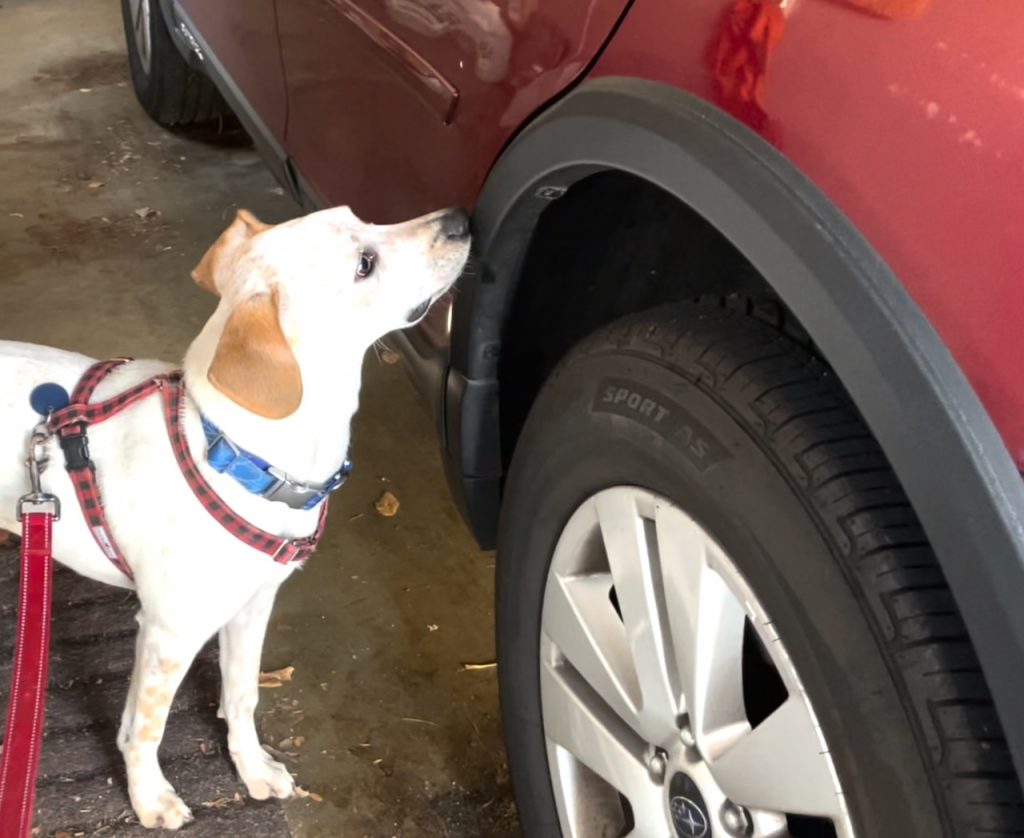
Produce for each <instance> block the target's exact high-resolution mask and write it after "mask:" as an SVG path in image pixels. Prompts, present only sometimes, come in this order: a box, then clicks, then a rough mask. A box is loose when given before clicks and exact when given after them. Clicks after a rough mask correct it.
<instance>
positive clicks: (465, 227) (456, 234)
mask: <svg viewBox="0 0 1024 838" xmlns="http://www.w3.org/2000/svg"><path fill="white" fill-rule="evenodd" d="M441 232H442V233H444V236H445V238H448V239H465V238H468V237H469V216H468V215H467V214H466V211H465V210H461V209H456V210H452V211H451V212H448V213H446V214H445V215H444V217H443V218H442V219H441Z"/></svg>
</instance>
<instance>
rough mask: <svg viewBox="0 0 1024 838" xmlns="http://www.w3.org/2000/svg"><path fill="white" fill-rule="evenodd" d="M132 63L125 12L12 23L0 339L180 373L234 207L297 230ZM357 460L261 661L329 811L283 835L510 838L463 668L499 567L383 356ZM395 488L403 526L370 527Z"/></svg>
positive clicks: (487, 637)
mask: <svg viewBox="0 0 1024 838" xmlns="http://www.w3.org/2000/svg"><path fill="white" fill-rule="evenodd" d="M123 50H124V47H123V35H122V32H121V23H120V13H119V4H118V3H117V2H116V0H3V2H2V4H0V101H2V102H3V108H2V109H0V177H2V179H0V183H2V186H0V337H3V338H6V339H13V340H24V341H32V342H37V343H47V344H53V345H56V346H60V347H65V348H68V349H73V350H78V351H81V352H86V353H89V354H91V355H93V356H97V357H107V356H113V355H118V354H130V355H133V356H136V357H160V358H165V359H175V358H180V357H182V354H183V353H184V350H185V348H186V346H187V345H188V342H189V340H190V339H191V338H192V337H193V336H194V335H195V334H196V333H197V332H198V331H199V328H200V326H201V325H202V323H203V321H204V320H205V318H206V317H207V316H208V315H209V314H210V312H211V311H212V308H213V300H212V299H211V298H210V297H209V296H207V295H206V294H204V292H202V291H201V290H199V289H198V288H197V287H195V286H194V285H193V283H192V282H191V281H190V279H189V270H190V269H191V268H192V267H193V266H194V265H195V263H196V262H197V260H198V259H199V257H200V255H201V254H202V252H203V250H204V249H205V247H206V246H207V245H208V244H209V243H210V242H211V241H212V240H213V239H214V238H215V237H216V235H217V233H218V232H219V231H220V229H222V228H223V227H224V226H225V224H226V222H227V221H228V220H229V219H230V218H231V217H232V215H233V211H234V208H235V207H236V206H245V207H247V208H249V209H250V210H252V211H254V212H255V213H256V214H257V215H258V216H259V217H261V218H263V219H264V220H266V221H280V220H283V219H285V218H287V217H289V216H290V215H292V214H294V213H295V212H296V209H295V207H294V206H293V205H292V204H291V202H290V201H289V199H288V198H286V197H284V195H283V194H282V191H281V190H280V189H279V188H278V187H277V185H276V183H274V182H273V180H272V179H271V177H270V176H269V175H268V174H267V172H266V171H265V169H264V167H263V165H262V163H261V162H260V160H259V158H258V157H257V156H256V154H255V153H254V152H253V151H252V150H251V149H250V148H249V147H248V146H247V145H246V144H244V142H242V141H240V138H239V137H238V136H237V135H233V134H229V135H227V136H221V137H216V136H207V137H205V139H203V138H196V137H186V136H182V135H175V134H171V133H168V132H165V131H163V130H161V129H160V128H158V127H157V126H156V125H154V124H152V123H151V122H150V121H149V120H148V119H147V118H146V117H145V115H144V114H143V113H142V111H141V110H140V108H139V107H138V106H137V104H136V103H135V100H134V98H133V95H132V92H131V88H130V86H129V84H128V82H127V71H126V61H125V58H124V53H123ZM144 207H148V208H150V210H153V211H155V214H149V215H147V213H145V212H142V208H144ZM140 216H145V217H140ZM353 459H354V461H355V463H356V470H355V474H354V475H353V478H352V479H351V481H350V482H349V483H348V485H347V486H346V487H345V489H344V490H343V491H342V492H341V493H340V495H339V496H337V498H336V500H335V501H334V503H333V504H332V509H331V516H330V520H329V524H328V529H327V533H326V537H325V538H324V541H323V542H322V546H321V548H320V550H319V552H318V553H317V554H316V556H315V557H314V559H313V560H312V561H311V562H310V563H309V565H308V567H307V568H306V569H305V570H304V571H303V572H302V573H300V574H297V575H296V576H295V577H294V578H293V579H292V580H290V581H289V583H288V584H286V585H285V587H284V589H283V590H282V592H281V595H280V598H279V600H278V605H277V608H276V610H275V613H274V617H273V619H272V622H271V629H270V633H269V637H268V640H267V644H266V647H265V652H264V668H265V669H276V668H278V667H283V666H288V665H290V666H294V667H295V675H294V680H293V681H292V682H291V683H290V684H288V685H286V686H285V687H283V688H281V689H277V690H266V691H264V694H263V700H262V702H261V714H262V716H261V726H262V731H263V734H264V740H265V741H267V742H269V743H272V744H273V745H275V746H277V747H279V748H280V749H281V750H284V751H290V752H291V753H294V754H296V755H295V756H294V757H291V759H292V760H293V762H292V767H293V770H294V771H295V773H296V774H297V776H298V779H299V782H300V784H301V785H302V786H303V787H305V788H307V789H309V790H311V791H314V792H316V793H317V794H319V795H320V796H322V798H323V799H322V802H317V801H315V800H312V799H305V800H295V801H290V802H288V803H286V804H284V816H285V819H286V820H287V824H288V829H289V830H290V833H291V834H292V835H295V836H303V838H305V837H306V836H309V838H312V836H343V835H344V836H349V835H352V836H359V835H373V836H377V835H381V836H387V835H465V836H470V835H472V836H479V835H488V836H501V835H510V834H514V832H515V831H516V826H515V816H514V812H513V808H512V803H511V799H510V791H509V786H508V781H507V772H506V768H505V765H504V753H503V749H502V744H501V740H500V733H499V719H498V710H497V698H496V684H495V676H494V671H493V670H482V671H466V670H464V669H463V668H462V664H463V663H467V662H485V661H490V660H492V659H493V655H494V649H493V633H492V616H493V615H492V607H491V603H492V582H493V558H492V557H490V556H488V555H485V554H482V553H480V552H479V551H478V550H477V549H476V547H475V545H474V544H473V542H472V541H471V539H470V537H469V536H468V535H467V532H466V530H465V529H464V527H463V525H462V523H461V521H460V519H459V518H458V515H457V513H456V511H455V509H454V508H453V507H452V505H451V503H450V501H449V498H448V493H447V490H446V486H445V483H444V479H443V476H442V473H441V469H440V466H439V457H438V453H437V444H436V440H435V438H434V435H433V423H432V419H431V417H430V416H429V415H428V413H427V411H426V409H425V407H424V405H423V404H422V403H421V402H420V400H419V398H418V396H417V395H416V393H415V391H414V390H413V388H412V385H411V384H410V382H409V380H408V378H407V376H406V374H405V372H404V370H403V369H402V367H401V365H400V364H399V365H395V366H390V365H387V364H384V363H381V362H380V361H379V360H378V359H377V358H376V357H375V356H374V355H373V354H372V353H371V355H370V356H369V357H368V359H367V363H366V366H365V385H364V396H363V407H362V409H361V411H360V413H359V416H358V418H357V420H356V423H355V435H354V450H353ZM385 488H386V489H390V490H391V491H392V492H394V493H395V495H396V496H397V497H398V499H399V501H400V503H401V507H400V510H399V512H398V514H397V516H395V517H394V518H383V517H380V516H379V515H378V514H377V513H376V512H375V511H374V506H373V504H374V501H375V500H376V498H377V497H378V495H379V494H380V492H381V491H382V489H385ZM56 620H58V621H59V620H60V613H59V608H58V610H57V613H56ZM97 654H98V655H101V654H102V650H98V651H97ZM125 686H126V685H125ZM296 736H301V737H305V741H304V743H303V744H302V746H301V747H296V746H295V745H294V742H295V739H294V737H296ZM288 739H291V740H292V742H291V743H289V742H287V741H285V740H288ZM169 773H171V772H169ZM171 779H172V781H173V775H172V776H171ZM113 782H114V783H123V773H121V772H118V773H115V774H114V780H113ZM229 782H230V780H229ZM236 784H237V781H236ZM238 789H239V790H240V791H242V792H243V793H244V789H243V788H242V787H241V785H238ZM69 793H72V789H71V788H69ZM188 802H190V803H193V804H196V803H197V801H195V800H191V801H188ZM83 805H84V804H83ZM275 805H276V804H275ZM195 808H196V814H197V822H196V824H195V825H194V826H193V827H190V828H189V832H191V833H193V834H202V832H203V830H202V823H203V818H204V810H203V809H202V808H200V807H198V806H196V807H195ZM43 814H44V815H45V813H43ZM224 814H225V813H221V815H222V816H223V815H224ZM42 820H43V821H45V817H43V818H42ZM221 822H222V823H223V820H221ZM63 826H70V824H68V825H62V824H49V825H45V826H44V830H43V834H53V833H54V832H55V831H56V830H58V829H60V828H62V827H63ZM117 833H118V830H117V829H114V831H113V833H110V832H109V831H108V833H107V834H117ZM76 834H82V833H81V832H79V833H76ZM209 834H214V833H209Z"/></svg>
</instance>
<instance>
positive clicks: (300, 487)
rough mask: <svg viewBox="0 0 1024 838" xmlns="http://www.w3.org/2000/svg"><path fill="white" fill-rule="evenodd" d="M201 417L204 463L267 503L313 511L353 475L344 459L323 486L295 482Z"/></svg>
mask: <svg viewBox="0 0 1024 838" xmlns="http://www.w3.org/2000/svg"><path fill="white" fill-rule="evenodd" d="M200 418H201V419H202V420H203V433H205V434H206V460H207V462H209V464H210V465H211V466H212V467H213V469H214V471H219V472H220V473H221V474H228V475H230V476H231V477H233V478H235V480H237V481H238V482H239V483H240V484H241V485H242V486H243V488H245V489H246V490H247V491H249V492H252V493H253V494H254V495H259V496H260V497H264V498H266V499H267V500H272V501H278V502H280V503H285V504H287V505H288V506H290V507H291V508H292V509H313V508H314V507H315V506H317V505H318V504H319V503H320V502H321V501H323V500H325V499H326V498H327V496H328V495H329V494H330V493H331V492H333V491H334V490H335V489H337V488H339V487H340V486H341V485H342V484H343V483H344V482H345V479H346V478H347V477H348V476H349V474H351V473H352V463H350V462H349V461H348V460H345V462H343V463H342V464H341V468H340V469H338V471H337V472H336V473H335V474H334V475H333V476H332V477H331V478H330V480H328V481H327V482H326V483H324V484H323V485H316V484H313V483H303V482H301V481H299V480H294V479H292V478H291V477H289V476H288V475H287V474H286V473H285V472H283V471H281V470H280V469H278V468H274V467H273V466H272V465H270V463H268V462H267V461H266V460H264V459H263V458H262V457H257V456H256V455H255V454H252V453H250V452H249V451H246V450H245V449H244V448H241V447H239V446H238V445H235V443H233V442H232V441H231V440H230V439H228V438H227V436H225V434H224V432H223V431H222V430H221V429H220V428H218V427H217V426H216V425H214V424H213V422H211V421H210V420H209V419H207V418H206V417H205V416H201V417H200Z"/></svg>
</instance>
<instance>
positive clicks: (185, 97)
mask: <svg viewBox="0 0 1024 838" xmlns="http://www.w3.org/2000/svg"><path fill="white" fill-rule="evenodd" d="M121 16H122V19H123V20H124V34H125V40H126V42H127V48H128V68H129V72H130V74H131V77H132V87H133V88H134V89H135V96H136V98H137V99H138V100H139V104H141V105H142V108H143V110H145V111H146V113H148V114H149V115H150V116H151V117H152V118H153V119H154V120H156V121H157V122H159V123H160V124H161V125H165V126H168V127H170V126H175V125H181V126H186V125H195V124H199V123H203V122H209V121H211V120H213V119H216V118H217V117H219V116H223V115H225V114H227V113H228V107H227V104H226V103H225V102H224V100H223V99H222V98H221V95H220V93H219V92H218V91H217V88H216V87H215V86H214V84H213V82H212V81H210V79H209V78H207V77H206V76H204V75H203V74H202V73H197V72H196V71H195V70H193V69H192V68H191V67H189V66H188V63H187V62H186V61H185V59H184V58H183V57H182V55H181V53H180V52H178V49H177V47H175V46H174V43H173V42H172V41H171V36H170V33H169V32H168V31H167V22H166V21H165V20H164V15H163V11H162V9H161V6H160V2H159V0H121Z"/></svg>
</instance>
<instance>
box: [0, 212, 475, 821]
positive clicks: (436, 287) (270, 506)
mask: <svg viewBox="0 0 1024 838" xmlns="http://www.w3.org/2000/svg"><path fill="white" fill-rule="evenodd" d="M469 243H470V239H469V229H468V221H467V219H466V216H465V214H464V213H461V212H459V211H444V212H440V213H434V214H431V215H428V216H424V217H422V218H418V219H415V220H413V221H409V222H407V223H404V224H397V225H393V226H380V227H378V226H373V225H367V224H363V223H362V222H360V221H359V220H358V219H357V218H356V217H355V216H354V215H353V214H352V213H351V212H350V211H349V210H348V209H347V208H338V209H330V210H324V211H322V212H317V213H314V214H311V215H308V216H305V217H303V218H299V219H296V220H294V221H290V222H287V223H285V224H280V225H277V226H270V225H266V224H263V223H261V222H259V221H258V220H256V219H255V218H254V217H253V216H252V215H251V214H249V213H247V212H246V211H244V210H240V211H239V212H238V216H237V218H236V219H235V221H234V222H233V223H232V224H231V226H230V227H228V229H227V230H226V231H225V232H224V233H223V234H222V235H221V236H220V238H219V239H218V240H217V241H216V242H215V243H214V244H213V246H212V247H211V248H210V249H209V251H207V253H206V255H205V256H204V257H203V259H202V261H201V262H200V263H199V265H198V267H197V268H196V270H195V271H194V272H193V274H192V275H193V278H194V279H195V281H196V282H197V283H199V285H201V286H202V287H204V288H206V289H208V290H209V291H212V292H213V293H215V294H217V295H219V296H220V303H219V305H218V306H217V309H216V311H215V312H214V313H213V316H212V317H211V318H210V319H209V321H208V322H207V323H206V325H205V326H204V328H203V330H202V332H201V333H200V334H199V336H198V337H197V338H196V339H195V341H194V342H193V343H192V345H191V347H190V348H189V350H188V352H187V354H186V356H185V362H184V366H183V370H184V383H185V388H186V390H185V392H186V394H187V396H186V399H185V402H186V403H185V407H184V413H183V417H184V418H183V427H184V431H185V438H186V440H187V444H188V448H189V450H190V452H191V455H192V458H193V459H194V460H195V462H196V463H197V464H198V466H199V470H200V472H201V474H202V477H203V478H205V480H206V481H207V483H208V484H209V485H210V487H212V488H213V489H214V490H215V491H216V493H217V494H219V495H220V497H221V498H222V499H223V500H224V501H225V502H226V503H227V505H228V506H229V507H230V508H231V510H232V511H233V512H234V513H235V514H237V515H238V516H239V517H241V518H243V519H244V520H245V521H247V522H248V523H250V524H251V525H253V526H255V527H258V528H260V529H262V530H264V531H267V532H269V533H271V534H274V535H279V536H284V537H287V538H302V537H307V536H309V535H310V534H311V533H313V532H314V530H315V529H316V527H317V523H318V519H319V515H320V508H319V507H317V508H314V509H301V508H293V507H292V506H288V505H285V503H282V502H277V501H274V500H269V499H267V498H266V497H262V496H260V495H258V494H253V493H252V492H251V491H250V490H249V489H247V488H245V487H244V486H243V485H242V484H241V483H239V482H238V480H236V478H235V477H233V476H231V475H230V474H227V473H220V472H218V471H216V470H214V469H213V468H212V467H211V465H210V464H209V463H208V462H207V446H208V440H207V436H206V435H205V434H204V428H203V425H202V422H201V419H200V417H201V416H202V417H203V418H205V419H206V420H209V421H210V422H212V423H213V424H214V425H216V426H217V427H218V428H219V429H220V430H221V431H222V432H223V433H224V434H225V435H226V436H227V437H229V438H230V439H231V441H232V442H233V443H234V444H235V445H237V446H239V447H241V448H242V449H246V450H247V451H249V452H254V453H255V454H258V455H259V457H261V458H262V459H263V460H265V461H266V462H267V463H269V464H271V465H273V466H274V467H275V468H276V469H277V470H279V473H287V475H288V476H289V477H290V478H292V479H294V480H296V481H304V482H307V483H309V484H313V485H322V484H323V483H324V481H326V480H327V479H328V478H329V477H330V476H332V475H335V474H336V473H337V472H338V471H339V466H340V465H341V464H342V463H344V462H345V461H346V457H347V453H348V448H349V426H350V422H351V419H352V416H353V414H354V413H355V411H356V407H357V401H358V395H359V383H360V371H361V364H362V359H363V356H364V354H365V351H366V349H367V348H368V347H369V346H370V345H371V344H372V343H373V342H374V341H375V340H376V339H378V338H380V337H382V336H383V335H384V334H386V333H387V332H389V331H392V330H394V329H396V328H401V327H405V326H408V325H410V324H411V323H414V322H416V321H418V320H419V319H420V318H422V316H423V315H424V314H425V312H426V310H427V308H428V307H429V305H430V303H431V302H433V301H434V300H436V299H437V298H438V297H439V296H441V295H442V294H443V293H444V292H445V291H447V290H448V288H449V287H450V286H451V285H452V283H453V282H454V281H455V279H456V278H457V277H458V275H459V274H460V272H461V271H462V268H463V266H464V264H465V262H466V259H467V257H468V253H469ZM92 363H93V359H91V358H87V357H85V356H82V355H77V354H73V353H69V352H64V351H61V350H58V349H51V348H46V347H41V346H33V345H27V344H19V343H11V342H0V380H2V381H3V382H4V387H3V390H2V393H0V529H8V530H15V531H16V530H17V528H18V525H17V523H16V521H15V506H16V504H17V501H18V498H19V496H20V495H22V494H24V493H26V492H27V487H28V483H27V473H26V469H25V467H24V465H23V460H24V457H25V452H26V448H27V441H28V437H29V434H30V431H31V429H32V426H33V424H34V423H35V422H36V421H37V420H38V417H37V416H35V414H34V413H33V411H32V409H31V408H30V406H29V401H28V399H29V393H30V391H31V390H32V389H33V388H34V387H35V386H36V385H38V384H40V383H43V382H47V381H52V382H56V383H58V384H60V385H61V386H63V387H64V388H66V389H67V390H68V392H69V393H70V392H71V391H72V389H73V387H74V385H75V384H76V383H77V381H78V380H79V378H80V377H81V376H82V374H83V373H84V372H85V371H86V369H88V368H89V367H90V365H91V364H92ZM172 369H174V366H173V365H170V364H165V363H162V362H158V361H133V362H129V363H126V364H124V365H122V366H120V367H118V368H117V369H115V370H114V371H113V372H112V373H111V374H110V375H109V376H108V377H107V378H106V379H104V380H103V382H102V384H101V385H100V386H99V388H98V389H97V391H96V393H95V395H94V397H93V401H94V402H95V401H101V400H104V399H107V398H110V397H112V396H114V395H116V394H118V393H120V392H122V391H124V390H125V389H127V388H128V387H130V386H132V385H134V384H137V383H139V382H140V381H143V380H145V379H148V378H150V377H151V376H154V375H157V374H160V373H166V372H167V371H169V370H172ZM88 440H89V447H90V452H91V458H92V460H93V462H94V463H95V466H96V475H97V482H98V485H99V489H100V492H101V494H102V497H103V502H104V507H105V509H106V515H107V520H108V524H109V530H110V533H111V534H112V536H113V538H114V540H115V541H116V543H117V545H118V546H119V547H120V550H121V552H122V553H123V555H124V557H125V558H126V560H127V563H128V565H129V566H130V569H131V571H132V573H133V576H134V582H133V581H132V580H131V579H129V577H127V576H126V575H124V574H123V573H122V572H121V571H120V570H118V569H117V568H116V567H115V566H114V565H113V564H112V563H111V561H110V560H109V559H108V557H107V556H106V555H104V552H103V551H102V550H101V549H100V547H99V546H98V544H97V541H96V539H95V538H94V537H93V534H92V532H90V529H89V528H88V526H87V524H86V521H85V519H84V518H83V515H82V513H81V511H80V509H79V505H78V503H77V502H76V499H75V493H74V490H73V487H72V485H71V481H70V479H69V476H68V474H67V473H66V472H65V470H64V468H63V464H64V455H63V452H62V450H61V448H60V447H59V446H58V445H57V444H56V442H55V441H54V439H52V438H51V439H50V440H49V442H48V443H47V449H48V455H49V457H50V467H49V469H48V470H47V471H46V472H45V473H44V475H43V489H44V491H46V492H50V493H53V494H55V495H57V496H58V497H59V498H60V499H61V501H62V502H63V504H62V505H63V517H62V518H61V520H60V521H59V522H58V523H56V524H55V526H54V538H53V545H54V555H55V558H56V559H57V560H58V561H60V562H61V563H63V564H66V565H68V566H69V567H71V568H73V569H74V570H76V571H77V572H79V573H82V574H84V575H85V576H88V577H90V578H92V579H97V580H100V581H102V582H108V583H110V584H112V585H118V586H120V587H126V588H134V589H135V590H136V591H137V592H138V596H139V601H140V604H141V608H140V610H139V613H138V617H137V619H138V623H139V634H138V640H137V646H136V654H135V668H134V673H133V675H132V680H131V687H130V690H129V694H128V701H127V704H126V706H125V710H124V716H123V718H122V722H121V729H120V733H119V734H118V745H119V747H120V748H121V751H122V753H123V754H124V757H125V762H126V765H127V773H128V789H129V793H130V795H131V800H132V805H133V807H134V808H135V812H136V814H137V815H138V817H139V820H140V821H141V822H142V823H143V824H144V825H145V826H147V827H158V826H162V827H166V828H170V829H176V828H178V827H180V826H182V824H185V823H187V822H188V821H189V820H191V817H192V816H191V813H190V811H189V809H188V807H187V806H186V805H185V804H184V803H183V802H182V800H181V799H180V798H179V797H178V795H177V794H176V793H175V791H174V789H173V788H172V787H171V785H170V783H168V782H167V780H166V779H165V778H164V775H163V772H162V771H161V769H160V765H159V763H158V760H157V750H158V748H159V746H160V740H161V738H162V737H163V732H164V726H165V723H166V720H167V715H168V712H169V709H170V706H171V701H172V700H173V698H174V693H175V691H176V690H177V688H178V685H179V684H180V683H181V680H182V678H183V677H184V675H185V672H186V670H187V669H188V667H189V665H190V663H191V662H192V659H193V657H194V656H195V654H196V653H197V651H198V650H199V649H200V647H201V646H202V645H203V644H204V643H205V642H206V641H207V639H209V638H210V637H211V636H212V635H213V634H214V632H218V631H219V635H220V637H219V639H220V661H221V674H222V679H223V684H222V692H221V708H220V714H221V715H222V716H223V717H224V718H226V720H227V725H228V749H229V751H230V753H231V756H232V758H233V760H234V763H235V766H236V767H237V769H238V773H239V775H240V776H241V779H242V780H243V782H244V783H245V785H246V788H247V789H248V791H249V794H250V795H252V796H253V797H254V798H257V799H264V798H267V797H271V796H273V797H281V798H283V797H288V796H289V795H291V794H292V793H293V791H294V782H293V780H292V778H291V776H290V775H289V773H288V771H287V769H286V768H285V767H284V766H283V765H281V764H280V763H279V762H276V761H274V760H273V759H271V757H270V756H269V755H268V754H267V752H266V751H264V750H263V748H262V747H261V745H260V743H259V740H258V738H257V734H256V727H255V722H254V711H255V709H256V703H257V692H258V688H257V681H258V675H259V669H260V653H261V648H262V645H263V637H264V633H265V631H266V626H267V621H268V619H269V616H270V611H271V607H272V605H273V601H274V595H275V593H276V591H277V589H278V586H280V584H281V583H282V582H283V581H284V580H285V579H286V578H287V577H288V575H289V574H290V573H291V572H292V570H293V568H294V567H295V565H283V564H279V563H276V562H275V561H273V560H272V558H271V557H269V556H268V555H267V554H266V553H264V552H259V551H258V550H256V549H254V548H252V547H249V546H247V545H246V544H245V543H244V542H243V541H241V540H239V538H238V537H236V536H235V535H233V534H232V533H231V532H229V531H228V530H226V529H225V528H224V526H223V525H222V524H221V523H219V522H218V521H217V520H216V519H215V518H214V517H213V516H212V515H211V514H210V513H209V512H208V511H207V509H206V508H204V506H203V505H202V504H201V503H200V502H199V501H198V500H197V497H196V495H195V494H194V493H193V490H192V489H191V488H190V487H189V484H188V483H186V481H185V480H184V479H183V477H182V470H181V469H180V468H179V465H178V464H177V463H176V461H175V457H174V455H173V454H172V449H171V446H170V444H169V442H168V431H167V429H166V427H165V424H164V416H163V405H162V400H161V397H160V395H153V396H149V397H147V398H146V399H144V400H142V401H139V402H137V403H136V404H134V405H133V406H132V407H130V408H129V409H127V410H125V411H124V412H122V413H119V414H117V415H116V416H114V417H113V418H111V419H109V420H108V421H104V422H102V423H100V424H96V425H94V426H91V427H90V429H89V432H88ZM58 619H59V617H58Z"/></svg>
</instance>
